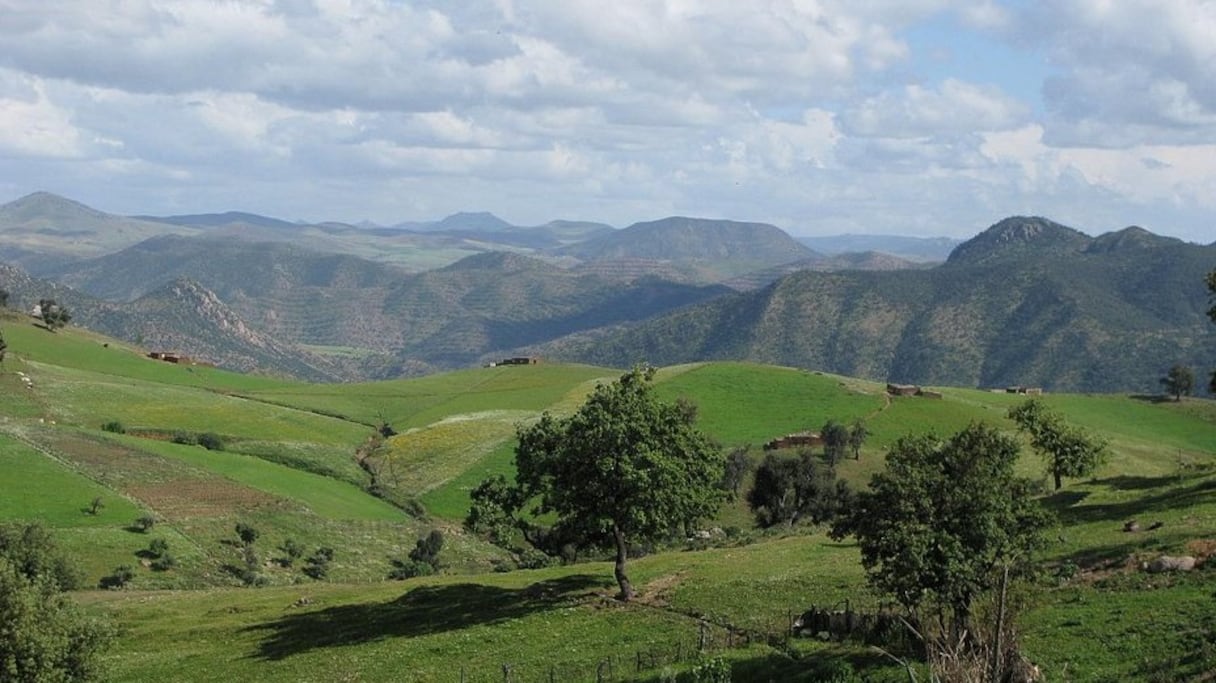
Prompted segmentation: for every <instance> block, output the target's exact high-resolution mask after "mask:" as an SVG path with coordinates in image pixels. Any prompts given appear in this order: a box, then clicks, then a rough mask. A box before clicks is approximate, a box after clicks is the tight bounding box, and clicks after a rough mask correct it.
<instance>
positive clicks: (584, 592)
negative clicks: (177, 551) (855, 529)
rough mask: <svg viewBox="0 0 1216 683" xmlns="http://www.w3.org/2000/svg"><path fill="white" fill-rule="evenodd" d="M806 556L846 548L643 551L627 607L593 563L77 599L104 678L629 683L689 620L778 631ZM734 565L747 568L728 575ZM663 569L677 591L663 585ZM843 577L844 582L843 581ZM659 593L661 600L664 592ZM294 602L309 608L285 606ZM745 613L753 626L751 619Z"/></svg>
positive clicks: (689, 640)
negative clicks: (607, 682) (100, 615)
mask: <svg viewBox="0 0 1216 683" xmlns="http://www.w3.org/2000/svg"><path fill="white" fill-rule="evenodd" d="M769 553H772V554H773V555H774V556H775V557H776V558H778V561H780V562H781V563H782V564H783V565H785V564H787V563H788V568H787V571H786V572H785V575H784V576H781V577H776V578H772V579H771V580H769V581H767V582H764V583H759V584H757V583H756V582H755V581H753V579H756V578H758V577H761V576H763V575H765V572H764V570H763V565H764V563H763V562H757V561H756V560H759V559H761V558H763V557H766V556H768V555H769ZM741 554H742V556H741ZM808 555H809V556H810V557H812V558H816V557H817V558H821V559H825V560H827V561H829V562H830V564H831V566H839V567H842V568H843V567H845V566H848V565H856V561H855V560H856V557H855V555H856V551H855V550H853V549H850V548H847V547H839V546H834V545H825V544H822V542H821V541H818V542H817V541H814V540H810V539H806V538H786V539H778V540H775V541H773V542H771V543H765V544H761V545H758V546H752V547H748V548H736V549H719V550H707V551H698V552H690V553H669V554H664V555H657V556H653V557H648V558H643V559H640V560H637V561H635V562H633V563H632V567H633V572H634V575H635V576H636V577H637V578H638V583H639V586H640V587H641V593H642V597H643V600H642V601H640V602H638V603H636V604H634V605H631V606H627V607H626V606H622V605H619V604H617V603H616V602H615V601H613V600H611V599H610V597H609V596H610V594H611V593H612V592H613V590H614V583H613V581H612V578H611V576H612V575H611V568H610V565H608V564H606V563H591V564H582V565H577V566H573V567H558V568H551V569H544V570H535V571H521V572H513V573H510V574H503V575H484V576H478V577H438V578H433V579H421V580H412V581H407V582H404V583H401V584H387V585H378V586H362V587H347V586H323V585H312V586H306V587H291V588H272V589H264V590H260V591H249V590H231V591H230V590H224V591H210V592H207V593H206V594H203V595H200V594H197V593H177V594H158V595H143V594H136V595H129V596H128V595H112V594H94V595H90V596H85V599H86V601H87V602H89V603H91V604H92V605H93V608H94V609H97V610H100V611H103V612H108V613H110V614H113V615H115V616H116V618H118V619H119V620H120V626H121V627H122V633H123V635H122V637H121V640H120V642H119V645H118V649H117V650H116V651H114V652H113V653H112V654H111V678H112V680H116V681H124V680H149V679H153V678H158V677H165V676H168V677H172V678H175V679H178V680H192V679H193V678H195V677H196V678H198V679H204V678H206V679H214V678H217V677H222V678H227V679H231V680H251V679H252V678H253V677H254V676H256V677H258V678H259V679H260V680H272V681H273V680H334V679H339V678H343V677H346V678H351V679H354V678H358V679H365V680H380V679H385V678H394V679H399V680H400V679H403V678H404V679H406V680H420V681H427V680H452V679H459V678H460V675H461V669H463V670H464V674H465V676H466V680H471V681H475V680H482V681H485V680H501V677H502V675H503V672H502V665H503V664H508V665H509V666H511V669H512V680H515V679H516V678H518V679H521V680H547V678H546V677H547V676H548V675H549V672H550V669H552V671H553V672H554V674H555V675H557V677H558V680H571V679H579V680H585V679H594V678H595V671H596V668H597V665H599V663H600V662H602V661H604V660H605V659H606V658H609V657H616V659H615V661H614V664H613V666H615V667H617V668H616V672H617V673H618V677H619V678H625V679H632V678H633V677H634V675H635V674H637V673H638V672H637V671H636V666H637V660H638V659H639V657H638V655H639V654H645V655H652V654H653V655H655V656H660V657H661V656H666V657H668V658H669V659H670V658H672V657H673V656H674V653H675V652H676V650H677V648H680V649H681V650H682V651H683V652H684V653H685V654H687V653H690V652H692V651H693V650H694V649H695V648H696V643H697V639H698V637H699V634H700V629H701V627H700V621H699V619H697V618H696V617H695V616H690V614H693V613H696V612H698V611H700V612H701V613H704V614H705V615H706V616H708V617H710V618H711V619H713V620H721V621H731V622H732V623H735V624H736V625H739V626H744V625H750V626H751V627H764V628H772V629H778V630H783V629H784V628H785V626H786V625H787V624H788V613H789V610H790V609H792V608H795V607H797V606H799V605H803V604H805V591H808V590H815V589H816V588H818V587H820V586H822V587H823V588H824V590H826V591H830V592H831V593H832V594H833V595H840V594H841V589H840V588H839V587H837V586H835V585H829V584H825V583H824V582H823V581H821V580H820V579H819V578H817V576H818V575H819V574H821V572H820V571H819V569H818V567H817V565H816V563H814V562H790V559H791V558H795V557H797V558H799V559H802V558H805V557H806V556H808ZM748 562H751V563H753V564H754V565H755V569H753V570H751V571H749V572H745V573H744V574H743V575H740V574H739V572H738V570H739V568H740V567H741V566H744V564H745V563H748ZM673 572H677V573H678V577H679V579H680V582H681V583H676V584H673V582H672V581H671V580H670V577H671V576H672V575H673ZM849 576H851V577H853V579H854V581H853V583H854V587H855V585H856V578H857V577H858V572H857V571H852V572H849ZM841 581H843V579H842V580H841ZM841 581H838V582H837V583H840V582H841ZM673 585H674V586H675V588H674V596H673V597H672V599H671V604H670V605H669V604H667V602H666V598H665V595H667V594H669V593H670V592H671V591H672V587H673ZM744 585H747V586H748V588H747V589H746V590H740V587H742V586H744ZM773 590H776V591H777V592H776V593H771V591H773ZM766 594H767V595H768V597H767V598H766V597H765V596H766ZM714 595H718V596H723V595H727V596H732V597H731V599H730V600H728V601H727V603H726V604H725V605H717V606H716V607H715V608H714V610H712V613H711V611H710V610H706V609H704V608H705V605H706V603H708V602H710V601H711V600H712V598H713V596H714ZM301 596H307V597H308V598H309V600H310V604H308V605H305V606H295V607H293V604H296V601H297V600H298V599H299V598H300V597H301ZM647 600H649V602H647ZM778 605H779V607H778ZM760 614H763V615H767V616H768V617H769V620H768V623H764V624H762V623H760V621H759V620H758V618H757V616H758V615H760ZM749 620H750V621H749ZM186 634H188V635H186ZM183 636H184V637H183ZM708 637H709V638H711V639H713V640H714V641H715V642H717V643H718V644H719V645H721V644H725V642H724V639H725V631H724V630H722V628H721V627H720V626H711V627H710V629H709V632H708ZM173 638H183V640H182V643H183V646H182V647H181V648H174V650H173V651H171V652H168V651H162V650H161V649H159V648H157V647H154V646H153V644H155V643H159V642H165V641H167V640H170V639H173ZM820 649H823V648H820V647H818V646H814V647H812V648H811V650H812V652H813V651H815V650H820ZM664 653H665V654H664ZM738 654H741V653H736V655H738ZM744 654H746V655H749V656H758V657H768V656H773V655H774V651H773V650H771V649H770V648H768V647H767V646H759V645H758V646H754V647H753V648H752V649H751V650H747V651H744ZM832 656H833V657H834V656H836V653H835V652H834V651H833V654H832ZM183 661H184V662H185V663H186V664H189V663H191V662H193V663H194V665H193V666H187V665H186V664H183ZM670 666H671V667H673V668H677V669H678V668H687V664H685V665H683V666H680V667H676V665H675V664H671V665H670ZM655 673H656V674H657V672H655Z"/></svg>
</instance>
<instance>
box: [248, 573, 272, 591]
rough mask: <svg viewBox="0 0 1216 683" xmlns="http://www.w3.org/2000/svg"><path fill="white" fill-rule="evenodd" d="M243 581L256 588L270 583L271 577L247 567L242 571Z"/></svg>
mask: <svg viewBox="0 0 1216 683" xmlns="http://www.w3.org/2000/svg"><path fill="white" fill-rule="evenodd" d="M241 583H243V584H245V585H246V586H252V587H254V588H261V587H263V586H269V585H270V579H269V578H268V577H266V576H264V575H262V574H259V573H258V572H256V571H254V570H252V569H246V570H245V571H243V572H241Z"/></svg>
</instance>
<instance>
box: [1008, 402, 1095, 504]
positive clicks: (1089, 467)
mask: <svg viewBox="0 0 1216 683" xmlns="http://www.w3.org/2000/svg"><path fill="white" fill-rule="evenodd" d="M1009 419H1011V420H1013V421H1014V422H1016V423H1017V424H1018V429H1019V430H1021V431H1023V432H1026V433H1027V434H1029V435H1030V445H1031V447H1033V448H1034V449H1035V451H1037V452H1038V453H1039V455H1041V456H1043V459H1044V460H1046V461H1047V472H1048V473H1049V474H1051V476H1052V477H1053V479H1054V480H1055V485H1056V490H1057V491H1058V490H1060V487H1062V486H1063V485H1064V481H1063V480H1064V477H1084V476H1086V475H1089V474H1092V473H1093V471H1094V470H1095V469H1097V468H1098V465H1101V464H1102V462H1103V461H1104V460H1105V459H1106V455H1107V451H1106V442H1105V441H1103V440H1101V439H1099V438H1097V437H1095V436H1093V435H1091V434H1089V433H1088V432H1086V431H1085V430H1083V429H1081V428H1080V427H1076V426H1073V425H1070V424H1068V423H1067V422H1065V421H1064V417H1063V416H1062V415H1060V414H1059V413H1057V412H1055V411H1053V410H1051V409H1050V408H1048V407H1047V406H1045V405H1043V402H1042V401H1040V400H1038V399H1034V398H1032V399H1029V400H1027V401H1026V402H1025V403H1021V404H1019V405H1016V406H1014V407H1013V408H1010V409H1009Z"/></svg>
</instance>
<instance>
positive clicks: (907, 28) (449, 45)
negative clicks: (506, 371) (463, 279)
mask: <svg viewBox="0 0 1216 683" xmlns="http://www.w3.org/2000/svg"><path fill="white" fill-rule="evenodd" d="M37 190H45V191H50V192H54V193H57V194H61V195H64V196H67V197H69V198H72V199H76V200H78V201H81V202H84V203H86V204H88V205H90V206H93V207H95V208H98V209H100V210H103V211H107V212H111V213H120V214H156V215H168V214H184V213H206V212H223V211H230V210H236V211H249V212H253V213H259V214H264V215H268V216H275V217H278V218H284V219H288V220H308V221H325V220H335V221H344V222H358V221H363V220H370V221H373V222H375V223H378V224H382V225H391V224H395V223H399V222H403V221H420V220H436V219H439V218H442V217H443V216H446V215H448V214H451V213H455V212H458V211H491V212H493V213H495V214H496V215H498V216H500V217H501V218H503V219H505V220H507V221H509V222H511V223H514V224H516V225H538V224H541V223H545V222H547V221H549V220H553V219H559V218H560V219H572V220H593V221H601V222H606V223H609V224H612V225H616V226H618V227H624V226H626V225H629V224H631V223H633V222H635V221H643V220H654V219H658V218H662V217H665V216H670V215H686V216H699V217H707V218H728V219H734V220H747V221H762V222H768V223H773V224H776V225H778V226H780V227H782V228H784V229H785V230H787V231H788V232H790V233H792V234H795V235H830V234H839V233H863V234H901V235H922V236H930V235H932V236H939V235H941V236H951V237H968V236H970V235H974V234H976V233H977V232H979V231H981V230H983V229H984V228H985V227H987V226H988V225H991V224H992V223H995V222H996V221H998V220H1000V219H1001V218H1004V217H1006V216H1010V215H1040V216H1046V217H1049V218H1052V219H1054V220H1056V221H1059V222H1061V223H1064V224H1066V225H1070V226H1072V227H1075V228H1077V229H1080V230H1082V231H1083V232H1086V233H1089V234H1091V235H1096V234H1100V233H1103V232H1107V231H1109V230H1116V229H1120V228H1123V227H1126V226H1128V225H1140V226H1143V227H1145V228H1148V229H1149V230H1152V231H1154V232H1157V233H1160V234H1167V235H1174V236H1177V237H1181V238H1183V239H1187V240H1191V241H1196V242H1202V243H1210V242H1212V241H1213V240H1216V223H1214V222H1213V220H1212V217H1213V216H1214V215H1216V212H1214V209H1216V2H1213V0H1043V1H1042V2H1033V1H1027V0H1007V1H1005V2H1001V1H997V0H961V1H954V0H870V1H864V0H747V1H746V2H741V1H740V0H700V1H694V0H614V1H613V2H603V0H594V1H593V0H561V1H560V2H559V1H557V0H468V1H464V2H461V1H456V0H433V1H429V2H428V1H422V0H419V1H415V0H222V1H221V0H0V202H3V201H9V200H12V199H16V198H18V197H20V196H22V195H24V194H27V193H29V192H33V191H37Z"/></svg>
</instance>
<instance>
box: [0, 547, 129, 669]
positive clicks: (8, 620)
mask: <svg viewBox="0 0 1216 683" xmlns="http://www.w3.org/2000/svg"><path fill="white" fill-rule="evenodd" d="M0 615H3V617H0V624H3V625H2V626H0V679H2V680H5V681H87V680H98V679H100V671H99V664H100V662H99V661H98V659H99V655H100V654H101V652H102V651H103V650H104V649H105V646H106V645H107V644H108V642H109V641H110V640H111V639H112V638H113V636H114V632H113V629H112V628H111V627H110V625H109V624H108V623H106V622H102V621H99V620H98V619H96V618H90V617H87V616H85V614H84V613H83V612H82V611H81V610H80V609H79V608H78V607H77V606H76V603H75V601H74V600H72V599H71V598H69V597H68V596H66V595H64V594H63V593H62V592H60V590H59V587H58V585H57V581H56V579H55V578H54V576H52V575H49V574H43V575H34V576H31V575H29V574H27V573H26V572H25V570H23V569H22V568H20V567H17V566H16V565H14V564H13V563H11V562H10V561H9V560H8V559H7V558H6V557H5V556H3V555H0Z"/></svg>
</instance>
